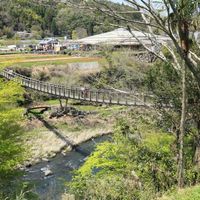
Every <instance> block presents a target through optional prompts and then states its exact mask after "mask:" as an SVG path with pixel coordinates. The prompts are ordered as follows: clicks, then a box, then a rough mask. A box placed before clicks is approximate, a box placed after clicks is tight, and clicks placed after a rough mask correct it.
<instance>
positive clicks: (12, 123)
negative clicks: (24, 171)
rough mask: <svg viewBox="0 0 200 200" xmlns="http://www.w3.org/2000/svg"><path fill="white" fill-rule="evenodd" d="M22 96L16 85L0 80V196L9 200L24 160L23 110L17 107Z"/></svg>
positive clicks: (15, 187) (16, 185) (16, 186)
mask: <svg viewBox="0 0 200 200" xmlns="http://www.w3.org/2000/svg"><path fill="white" fill-rule="evenodd" d="M22 94H23V89H22V87H21V86H19V85H18V84H17V83H14V82H11V81H10V82H5V81H3V80H0V195H2V197H4V198H5V197H9V199H12V195H15V191H16V190H17V188H18V187H19V185H18V182H17V179H16V177H17V175H19V172H18V171H17V170H16V167H17V166H18V165H19V164H20V163H21V162H22V161H23V160H24V158H25V154H24V147H23V145H22V134H23V129H22V124H21V122H22V120H23V117H22V113H23V109H21V108H18V107H17V101H19V100H22ZM20 184H21V183H20ZM20 188H21V187H20Z"/></svg>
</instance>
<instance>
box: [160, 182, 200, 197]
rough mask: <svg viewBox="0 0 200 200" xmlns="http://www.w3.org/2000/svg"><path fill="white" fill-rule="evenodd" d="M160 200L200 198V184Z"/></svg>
mask: <svg viewBox="0 0 200 200" xmlns="http://www.w3.org/2000/svg"><path fill="white" fill-rule="evenodd" d="M159 200H200V186H199V185H197V186H194V187H188V188H185V189H181V190H178V191H175V192H172V193H171V194H170V195H169V196H164V197H162V198H160V199H159Z"/></svg>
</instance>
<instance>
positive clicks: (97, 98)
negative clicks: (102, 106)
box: [96, 91, 99, 102]
mask: <svg viewBox="0 0 200 200" xmlns="http://www.w3.org/2000/svg"><path fill="white" fill-rule="evenodd" d="M98 100H99V91H97V92H96V102H98Z"/></svg>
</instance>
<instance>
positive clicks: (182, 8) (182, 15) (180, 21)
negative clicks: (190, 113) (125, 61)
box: [69, 0, 200, 187]
mask: <svg viewBox="0 0 200 200" xmlns="http://www.w3.org/2000/svg"><path fill="white" fill-rule="evenodd" d="M124 2H125V3H127V4H128V5H129V6H130V8H129V9H130V10H123V11H122V10H116V9H115V8H114V7H113V6H112V5H110V4H109V2H108V1H102V0H91V1H82V2H81V3H80V4H79V7H82V8H85V9H88V10H93V11H98V12H99V11H100V12H102V13H103V14H105V15H107V16H110V17H111V18H114V19H115V21H116V22H117V23H114V24H112V25H113V26H118V22H119V21H123V22H124V23H128V26H127V29H128V30H129V32H130V33H131V34H132V35H133V37H136V36H135V35H134V32H133V31H132V30H138V31H142V32H143V34H144V35H145V36H146V37H148V38H149V40H150V41H151V43H152V46H154V47H155V48H150V47H149V46H147V45H146V44H145V43H144V42H143V41H142V40H140V39H139V38H137V37H136V39H137V40H138V42H140V43H141V44H142V45H143V47H144V48H145V49H146V50H147V51H148V52H150V53H152V54H153V55H154V56H156V57H157V58H159V59H161V60H162V61H163V62H166V63H171V64H172V65H173V66H174V68H175V69H176V70H177V72H178V73H181V74H182V83H183V84H182V113H181V121H180V137H179V139H180V141H179V144H180V148H179V164H178V185H179V186H180V187H182V186H183V138H184V135H185V129H184V125H185V116H186V90H185V88H186V85H185V84H186V82H185V78H186V77H185V74H186V69H188V70H189V71H190V72H191V73H192V74H193V76H194V77H195V80H196V82H197V83H198V85H199V87H200V70H199V67H198V63H199V62H200V57H198V55H197V54H196V52H195V51H193V50H192V48H191V39H190V36H189V32H190V31H193V32H195V31H196V29H195V27H194V25H193V23H192V22H193V21H194V18H196V16H197V15H199V13H197V12H195V11H196V6H197V2H196V1H195V0H192V1H190V0H177V1H173V0H162V1H161V2H162V4H163V6H164V9H163V10H166V12H165V13H163V10H159V9H155V6H154V3H153V2H154V1H151V0H149V1H145V0H141V1H140V2H139V1H136V0H124ZM69 4H71V5H73V2H71V1H69ZM133 13H140V15H141V17H142V20H138V19H134V18H132V17H130V15H132V14H133ZM144 26H146V27H147V29H146V30H145V32H144V31H143V28H144ZM155 31H159V32H160V33H161V34H163V35H166V36H168V37H169V38H170V39H171V43H172V44H171V45H169V44H168V43H164V42H161V43H158V42H157V40H156V35H155V34H154V32H155ZM193 43H197V41H195V40H194V41H193ZM197 46H198V45H197ZM161 49H166V50H167V51H168V52H169V53H170V54H171V57H172V59H171V58H170V59H169V58H168V57H166V56H165V55H164V54H163V52H162V51H161Z"/></svg>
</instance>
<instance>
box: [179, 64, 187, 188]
mask: <svg viewBox="0 0 200 200" xmlns="http://www.w3.org/2000/svg"><path fill="white" fill-rule="evenodd" d="M185 118H186V66H185V63H184V65H183V69H182V110H181V122H180V135H179V160H178V187H180V188H181V187H183V186H184V158H183V154H184V151H183V150H184V135H185Z"/></svg>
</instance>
